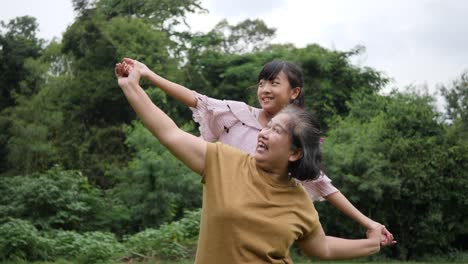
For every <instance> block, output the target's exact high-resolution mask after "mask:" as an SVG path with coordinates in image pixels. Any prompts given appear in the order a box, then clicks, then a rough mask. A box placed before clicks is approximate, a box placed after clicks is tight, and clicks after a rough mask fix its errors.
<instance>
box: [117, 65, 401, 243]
mask: <svg viewBox="0 0 468 264" xmlns="http://www.w3.org/2000/svg"><path fill="white" fill-rule="evenodd" d="M121 66H122V69H123V72H124V74H129V73H130V72H132V71H138V73H139V74H140V75H141V76H142V77H143V78H145V79H147V80H149V81H150V82H151V83H152V84H154V85H155V86H157V87H159V88H160V89H161V90H163V91H164V92H165V93H166V94H168V95H169V96H171V97H173V98H175V99H176V100H178V101H180V102H181V103H183V104H184V105H186V106H188V107H190V108H191V109H192V111H193V118H194V120H195V121H196V122H198V123H199V124H200V132H201V136H202V137H203V139H205V140H207V141H210V142H215V141H219V142H222V143H226V144H229V145H231V146H234V147H237V148H239V149H241V150H243V151H246V152H247V153H250V154H252V155H253V154H254V153H255V148H256V138H257V135H258V133H259V131H260V130H261V129H262V128H263V127H265V125H266V124H267V122H268V121H269V120H271V118H272V117H273V116H275V115H276V114H277V113H278V112H279V111H280V110H281V109H282V108H284V107H285V106H287V105H289V104H294V105H296V106H299V107H301V108H303V107H304V92H303V87H304V85H303V74H302V70H301V69H300V68H299V67H298V66H296V65H294V64H292V63H288V62H285V61H277V60H275V61H271V62H269V63H267V64H265V65H264V67H263V69H262V70H261V72H260V74H259V75H258V89H257V98H258V101H259V103H260V105H261V108H260V109H259V108H255V107H251V106H248V105H246V104H245V103H243V102H237V101H227V100H217V99H213V98H209V97H207V96H204V95H201V94H198V93H197V92H195V91H192V90H189V89H188V88H186V87H184V86H182V85H179V84H176V83H174V82H171V81H169V80H166V79H164V78H163V77H161V76H159V75H157V74H156V73H154V72H153V71H151V70H150V69H148V67H146V65H144V64H143V63H141V62H138V61H136V60H132V59H129V58H124V60H123V62H122V65H121ZM301 183H302V185H303V186H304V187H305V189H306V190H307V192H308V194H309V196H310V198H311V199H312V200H314V201H316V200H323V198H324V199H326V200H327V201H329V202H330V203H331V204H333V205H334V206H335V207H337V208H338V209H339V210H341V211H342V212H343V213H345V214H346V215H348V216H349V217H351V218H352V219H354V220H355V221H356V222H358V223H359V224H360V225H362V226H363V227H365V228H366V229H368V230H371V229H374V228H378V227H380V226H381V224H380V223H378V222H375V221H373V220H371V219H370V218H368V217H366V216H365V215H364V214H362V213H361V212H360V211H359V210H358V209H357V208H356V207H354V206H353V205H352V204H351V202H349V200H348V199H347V198H346V197H345V196H344V195H343V194H342V193H341V192H340V191H339V190H338V189H337V188H335V187H334V186H333V185H332V184H331V180H330V179H329V178H328V177H327V176H326V175H325V174H323V173H322V174H321V175H320V177H319V178H318V179H316V180H314V181H301ZM381 243H382V245H391V244H394V243H396V241H394V240H393V235H392V234H391V233H390V232H389V231H388V230H387V229H385V228H384V229H383V236H382V241H381Z"/></svg>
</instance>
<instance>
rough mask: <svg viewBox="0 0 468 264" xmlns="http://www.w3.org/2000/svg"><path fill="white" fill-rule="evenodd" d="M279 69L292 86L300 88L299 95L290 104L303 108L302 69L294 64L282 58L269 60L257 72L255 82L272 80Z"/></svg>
mask: <svg viewBox="0 0 468 264" xmlns="http://www.w3.org/2000/svg"><path fill="white" fill-rule="evenodd" d="M281 71H283V72H284V74H286V76H288V81H289V84H290V85H291V87H292V88H296V87H299V88H300V93H299V95H298V96H297V98H296V99H294V100H293V101H292V102H291V104H294V105H296V106H298V107H300V108H304V76H303V73H302V69H301V68H300V67H299V66H297V65H296V64H292V63H290V62H287V61H282V60H273V61H270V62H268V63H267V64H265V65H264V66H263V68H262V70H261V71H260V74H258V78H257V83H259V82H260V81H261V80H267V81H272V80H274V79H275V78H276V77H277V76H278V74H279V73H280V72H281Z"/></svg>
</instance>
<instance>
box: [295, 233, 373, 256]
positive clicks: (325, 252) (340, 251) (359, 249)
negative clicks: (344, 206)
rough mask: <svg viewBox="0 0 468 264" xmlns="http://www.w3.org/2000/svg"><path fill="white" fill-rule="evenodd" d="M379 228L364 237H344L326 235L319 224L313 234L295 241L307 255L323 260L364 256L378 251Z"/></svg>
mask: <svg viewBox="0 0 468 264" xmlns="http://www.w3.org/2000/svg"><path fill="white" fill-rule="evenodd" d="M381 232H382V231H381V230H380V229H378V228H377V229H374V230H371V231H368V234H367V236H368V238H366V239H344V238H339V237H331V236H326V235H325V233H324V231H323V229H322V227H321V226H320V227H319V228H318V229H317V230H316V231H315V233H314V234H312V235H310V236H308V237H307V238H305V239H303V240H300V241H298V242H297V245H298V246H299V248H300V249H301V250H302V252H303V253H304V254H305V255H307V256H310V257H312V256H315V257H318V258H320V259H323V260H331V259H351V258H358V257H365V256H369V255H372V254H375V253H377V252H379V251H380V236H381Z"/></svg>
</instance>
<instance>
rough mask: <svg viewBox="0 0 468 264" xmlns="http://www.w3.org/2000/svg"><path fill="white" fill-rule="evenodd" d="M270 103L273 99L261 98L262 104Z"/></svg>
mask: <svg viewBox="0 0 468 264" xmlns="http://www.w3.org/2000/svg"><path fill="white" fill-rule="evenodd" d="M271 101H273V98H271V97H263V98H262V102H263V103H265V104H267V103H269V102H271Z"/></svg>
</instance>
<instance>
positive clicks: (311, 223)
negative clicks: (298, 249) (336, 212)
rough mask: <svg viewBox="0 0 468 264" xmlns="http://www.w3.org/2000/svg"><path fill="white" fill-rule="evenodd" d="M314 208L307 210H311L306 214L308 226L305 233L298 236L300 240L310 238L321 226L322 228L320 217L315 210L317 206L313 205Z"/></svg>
mask: <svg viewBox="0 0 468 264" xmlns="http://www.w3.org/2000/svg"><path fill="white" fill-rule="evenodd" d="M312 207H313V209H310V208H309V210H305V211H307V212H310V213H309V214H308V215H306V226H307V228H306V229H305V230H304V232H303V234H302V235H301V236H300V237H299V238H298V241H300V240H303V239H306V238H308V237H309V236H311V235H313V234H314V233H315V232H316V231H317V230H319V228H321V226H322V225H321V224H320V217H319V214H318V212H317V210H315V207H314V206H313V205H312Z"/></svg>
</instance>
